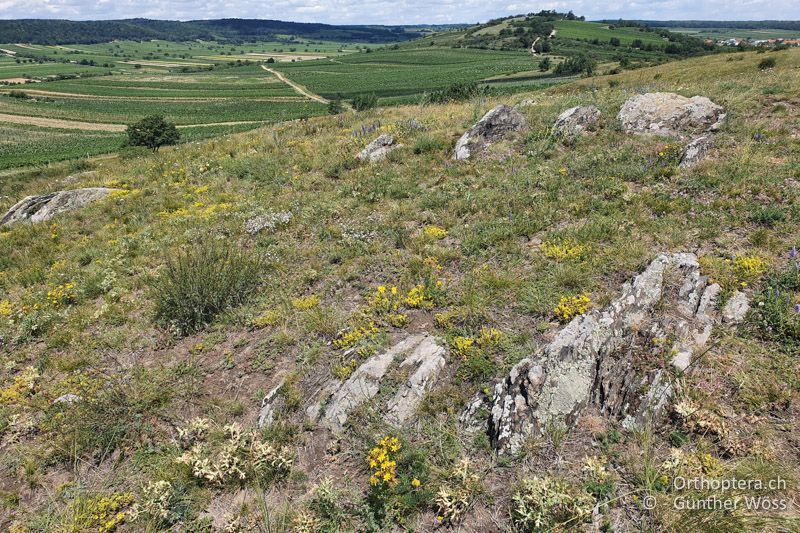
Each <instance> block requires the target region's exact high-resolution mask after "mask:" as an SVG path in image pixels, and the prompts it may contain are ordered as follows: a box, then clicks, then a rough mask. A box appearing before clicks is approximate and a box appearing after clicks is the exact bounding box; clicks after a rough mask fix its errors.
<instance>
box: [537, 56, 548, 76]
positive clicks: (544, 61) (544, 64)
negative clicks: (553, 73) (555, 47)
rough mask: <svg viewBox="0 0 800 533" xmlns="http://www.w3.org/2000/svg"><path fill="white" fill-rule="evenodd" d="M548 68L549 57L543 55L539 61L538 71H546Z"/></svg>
mask: <svg viewBox="0 0 800 533" xmlns="http://www.w3.org/2000/svg"><path fill="white" fill-rule="evenodd" d="M548 70H550V58H549V57H545V58H544V59H542V60H541V61H539V71H540V72H547V71H548Z"/></svg>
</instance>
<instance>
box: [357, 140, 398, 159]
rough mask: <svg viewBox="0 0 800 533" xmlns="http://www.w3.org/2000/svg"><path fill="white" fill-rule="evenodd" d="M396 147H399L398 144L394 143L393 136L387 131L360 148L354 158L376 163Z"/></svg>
mask: <svg viewBox="0 0 800 533" xmlns="http://www.w3.org/2000/svg"><path fill="white" fill-rule="evenodd" d="M397 148H400V145H399V144H397V143H395V141H394V137H393V136H392V135H390V134H388V133H384V134H383V135H380V136H379V137H378V138H377V139H375V140H374V141H372V142H371V143H369V144H368V145H367V146H366V148H364V149H363V150H361V152H359V154H358V155H357V156H356V159H358V160H360V161H369V162H370V163H377V162H378V161H383V160H384V159H386V158H387V157H388V156H389V154H390V153H391V152H392V151H393V150H396V149H397Z"/></svg>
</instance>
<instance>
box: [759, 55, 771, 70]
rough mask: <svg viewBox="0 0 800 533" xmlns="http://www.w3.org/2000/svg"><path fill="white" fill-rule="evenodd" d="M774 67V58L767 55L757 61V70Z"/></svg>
mask: <svg viewBox="0 0 800 533" xmlns="http://www.w3.org/2000/svg"><path fill="white" fill-rule="evenodd" d="M774 67H775V58H774V57H767V58H764V59H762V60H761V61H759V62H758V70H767V69H769V68H774Z"/></svg>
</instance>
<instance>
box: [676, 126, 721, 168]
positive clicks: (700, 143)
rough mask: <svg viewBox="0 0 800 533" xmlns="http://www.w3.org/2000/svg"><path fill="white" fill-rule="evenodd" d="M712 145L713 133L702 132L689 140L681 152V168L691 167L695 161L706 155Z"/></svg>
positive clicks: (697, 161)
mask: <svg viewBox="0 0 800 533" xmlns="http://www.w3.org/2000/svg"><path fill="white" fill-rule="evenodd" d="M713 146H714V134H713V133H704V134H703V135H701V136H700V137H698V138H696V139H695V140H693V141H692V142H690V143H689V144H688V145H687V146H686V148H684V149H683V153H682V154H681V162H680V167H681V168H692V167H693V166H695V165H696V164H697V163H699V162H700V161H702V160H703V159H705V158H706V157H708V152H709V151H711V148H712V147H713Z"/></svg>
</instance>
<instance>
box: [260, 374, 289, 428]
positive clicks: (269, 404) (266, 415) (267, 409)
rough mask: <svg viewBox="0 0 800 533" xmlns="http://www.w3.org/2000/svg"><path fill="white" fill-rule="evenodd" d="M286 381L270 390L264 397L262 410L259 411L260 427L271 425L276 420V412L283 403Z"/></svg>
mask: <svg viewBox="0 0 800 533" xmlns="http://www.w3.org/2000/svg"><path fill="white" fill-rule="evenodd" d="M283 384H284V382H283V381H281V382H280V383H278V385H277V386H276V387H275V388H274V389H272V390H271V391H269V392H268V393H267V395H266V396H264V399H263V400H261V411H259V413H258V427H264V426H269V425H271V424H272V423H273V422H274V421H275V413H276V412H277V411H278V409H280V408H281V406H282V404H283V397H282V396H281V395H280V392H281V389H282V388H283Z"/></svg>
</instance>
